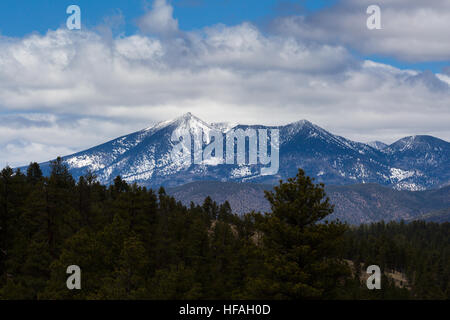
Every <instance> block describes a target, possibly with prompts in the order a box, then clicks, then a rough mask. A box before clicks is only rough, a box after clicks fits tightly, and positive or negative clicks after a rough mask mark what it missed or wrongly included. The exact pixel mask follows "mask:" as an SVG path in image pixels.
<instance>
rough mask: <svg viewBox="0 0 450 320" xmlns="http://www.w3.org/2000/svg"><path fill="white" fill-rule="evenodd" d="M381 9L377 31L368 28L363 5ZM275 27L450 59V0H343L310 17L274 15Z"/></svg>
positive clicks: (368, 48) (401, 55)
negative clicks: (278, 16)
mask: <svg viewBox="0 0 450 320" xmlns="http://www.w3.org/2000/svg"><path fill="white" fill-rule="evenodd" d="M373 4H377V5H378V6H379V7H380V9H381V26H382V29H381V30H369V29H368V28H367V27H366V20H367V18H368V17H369V15H368V14H367V13H366V9H367V7H368V6H369V5H373ZM273 28H274V29H275V30H277V31H278V32H280V33H282V34H288V35H295V36H296V37H298V38H301V39H303V40H310V41H320V42H325V43H339V44H344V45H348V46H350V47H352V48H354V49H356V50H358V51H360V52H362V53H364V54H381V55H387V56H393V57H396V58H397V59H399V60H402V61H410V62H423V61H448V60H450V42H449V41H448V30H450V1H448V0H436V1H423V0H395V1H392V0H379V1H375V2H374V1H373V0H341V1H339V2H338V3H337V5H335V6H333V7H331V8H329V9H325V10H321V11H318V12H317V13H316V14H313V15H311V16H291V17H284V18H280V19H276V21H275V22H274V24H273Z"/></svg>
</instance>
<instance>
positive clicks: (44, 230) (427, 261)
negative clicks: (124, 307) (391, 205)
mask: <svg viewBox="0 0 450 320" xmlns="http://www.w3.org/2000/svg"><path fill="white" fill-rule="evenodd" d="M266 198H267V200H268V201H269V202H270V204H271V212H268V213H264V214H261V213H255V212H251V213H248V214H246V215H243V216H237V215H234V214H233V213H232V211H231V208H230V205H229V204H228V203H227V202H225V203H224V204H221V205H218V204H216V203H215V202H214V201H212V200H211V198H209V197H208V198H206V199H205V201H204V203H203V205H201V206H200V205H195V204H193V203H191V205H190V206H189V207H186V206H184V205H182V204H181V203H180V202H177V201H176V200H175V199H174V198H172V197H170V196H169V195H167V194H166V192H165V190H164V189H163V188H161V189H160V190H158V191H157V192H155V191H154V190H148V189H146V188H143V187H140V186H137V185H136V184H133V185H130V184H128V183H126V182H125V181H124V180H122V179H121V178H120V177H117V178H116V179H115V180H114V183H113V184H112V185H110V186H104V185H100V184H99V183H98V182H96V177H95V176H94V175H93V174H91V173H89V174H87V175H86V176H84V177H81V178H80V179H79V181H78V182H75V181H74V179H73V178H72V176H71V175H70V174H69V172H68V170H67V168H66V167H65V166H64V164H63V162H62V160H61V159H60V158H59V159H57V160H56V161H54V162H53V163H52V170H51V174H50V176H49V177H44V176H43V175H42V172H41V170H40V168H39V165H38V164H36V163H32V164H30V166H29V168H28V170H27V172H26V174H23V173H22V172H20V171H16V172H14V171H13V170H12V169H11V168H5V169H3V170H2V171H1V174H0V298H1V299H391V298H392V299H398V298H410V299H424V298H425V299H426V298H433V299H448V298H449V281H450V280H449V279H450V277H449V268H448V266H449V259H450V248H449V234H450V233H449V231H450V230H449V229H450V227H449V224H448V223H445V224H440V225H439V224H433V223H428V224H427V223H423V222H414V223H410V224H404V223H394V222H392V223H388V224H385V223H378V224H373V225H370V226H360V227H359V228H350V227H349V226H347V225H346V224H343V223H341V222H339V221H331V222H329V221H326V218H327V216H328V215H329V214H330V213H332V211H333V207H332V205H331V204H330V203H329V200H328V199H327V198H326V195H325V193H324V189H323V185H318V184H315V183H314V182H313V181H312V179H310V178H309V177H307V176H305V174H304V172H303V171H302V170H299V172H298V174H297V176H296V177H294V178H292V179H289V180H288V181H286V182H280V184H279V186H277V187H275V189H274V191H273V192H267V193H266ZM369 264H378V265H380V267H381V268H382V269H383V270H390V269H393V270H394V269H395V270H397V271H399V272H401V273H402V274H404V275H405V277H406V278H407V280H406V281H407V282H408V283H407V285H401V286H399V285H398V284H396V283H395V281H394V280H393V279H391V278H389V277H388V276H383V280H382V290H374V291H370V290H368V289H367V287H366V285H365V282H364V280H363V278H362V276H361V274H362V273H364V270H365V269H364V268H365V267H366V266H367V265H369ZM70 265H77V266H79V267H80V268H81V270H82V278H81V283H82V289H81V290H69V289H68V288H67V286H66V280H67V277H68V274H66V270H67V267H68V266H70ZM355 266H358V267H355Z"/></svg>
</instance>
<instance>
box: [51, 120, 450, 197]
mask: <svg viewBox="0 0 450 320" xmlns="http://www.w3.org/2000/svg"><path fill="white" fill-rule="evenodd" d="M249 128H252V129H278V130H279V132H280V156H279V171H278V173H277V174H275V175H271V176H262V175H261V174H260V169H261V165H260V164H256V165H245V164H244V165H237V164H217V163H215V165H211V164H213V163H214V161H213V162H209V164H205V163H203V164H192V163H184V162H177V161H173V159H172V158H171V151H172V148H173V146H174V143H173V142H172V141H171V136H172V133H173V132H175V133H177V132H178V133H181V132H184V131H186V130H187V131H189V132H190V134H191V136H192V137H201V134H202V133H204V134H208V133H210V132H211V131H212V130H215V131H217V130H218V131H221V132H223V133H225V132H229V131H230V130H232V129H243V130H245V129H249ZM192 141H193V143H197V146H196V148H199V149H202V148H204V147H205V145H200V144H199V141H201V140H199V139H192ZM449 145H450V144H449V143H448V142H446V141H443V140H440V139H437V138H434V137H430V136H415V137H406V138H403V139H400V140H399V141H397V142H395V143H393V144H392V145H390V146H386V145H384V144H381V143H376V144H373V143H372V144H364V143H360V142H355V141H351V140H348V139H346V138H344V137H340V136H337V135H333V134H332V133H330V132H328V131H326V130H324V129H323V128H320V127H319V126H316V125H314V124H312V123H311V122H309V121H307V120H301V121H297V122H294V123H291V124H288V125H285V126H276V127H275V126H272V127H269V126H260V125H252V126H246V125H233V124H227V123H214V124H208V123H206V122H204V121H202V120H201V119H199V118H197V117H195V116H194V115H192V114H191V113H187V114H185V115H183V116H181V117H179V118H176V119H174V120H169V121H164V122H160V123H158V124H156V125H154V126H151V127H149V128H146V129H144V130H141V131H138V132H135V133H132V134H130V135H127V136H123V137H119V138H117V139H114V140H111V141H109V142H106V143H104V144H102V145H99V146H96V147H93V148H90V149H88V150H85V151H82V152H79V153H76V154H73V155H70V156H65V157H63V159H64V161H65V163H66V164H67V165H68V167H69V169H70V171H71V173H72V174H73V175H74V177H75V178H78V177H79V176H81V175H83V174H85V173H86V172H88V170H90V171H92V172H94V173H95V174H96V175H97V177H98V179H99V181H100V182H101V183H105V184H109V183H112V181H113V179H114V178H115V177H116V176H118V175H120V176H121V177H122V178H123V179H125V180H126V181H128V182H137V183H139V184H142V185H147V186H151V187H158V186H160V185H165V186H177V185H181V184H185V183H188V182H192V181H200V180H216V181H235V182H256V183H271V184H273V183H277V182H278V180H279V179H280V178H281V179H286V178H288V177H292V176H294V175H295V174H296V172H297V169H298V168H303V169H304V170H305V171H306V173H307V174H308V175H310V176H312V177H315V178H316V179H317V181H320V182H324V183H326V184H334V185H346V184H354V183H379V184H382V185H387V186H391V187H394V188H396V189H407V190H423V189H429V188H436V187H440V186H445V185H449V184H450V163H449V154H450V146H449ZM225 152H226V151H225ZM247 156H248V152H247ZM42 167H43V171H44V173H47V174H48V172H49V163H48V162H47V163H43V164H42Z"/></svg>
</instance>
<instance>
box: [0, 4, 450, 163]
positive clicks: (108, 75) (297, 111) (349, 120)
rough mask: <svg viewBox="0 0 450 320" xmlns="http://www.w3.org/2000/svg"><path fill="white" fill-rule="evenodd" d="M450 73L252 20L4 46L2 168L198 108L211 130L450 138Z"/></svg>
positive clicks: (62, 36)
mask: <svg viewBox="0 0 450 320" xmlns="http://www.w3.org/2000/svg"><path fill="white" fill-rule="evenodd" d="M164 5H165V6H167V4H165V3H164ZM154 10H156V12H158V10H159V9H157V8H156V7H155V9H154ZM148 15H149V14H147V15H146V16H148ZM150 15H151V14H150ZM170 17H171V16H170ZM169 21H172V20H170V19H169ZM445 77H446V76H445V75H444V74H442V75H434V74H429V73H420V72H417V71H414V70H400V69H398V68H395V67H393V66H389V65H384V64H379V63H374V62H371V61H360V60H357V59H356V58H354V57H353V56H352V55H351V54H350V53H349V52H348V50H347V49H345V48H344V47H343V46H341V45H339V44H328V43H320V42H309V41H305V40H304V39H301V38H298V37H297V36H294V35H286V34H278V35H273V34H267V33H263V32H261V31H260V30H259V29H258V28H257V27H255V26H254V25H252V24H249V23H243V24H240V25H236V26H232V27H229V26H225V25H217V26H212V27H209V28H205V29H203V30H200V31H196V32H181V31H177V33H176V34H172V36H170V37H166V36H162V37H155V36H150V35H145V34H136V35H132V36H126V37H125V36H121V37H117V38H113V39H111V38H110V37H107V36H104V35H102V34H99V33H96V32H94V31H89V30H84V31H81V32H71V31H68V30H62V29H61V30H56V31H49V32H48V33H47V34H45V35H37V34H35V35H31V36H27V37H25V38H21V39H7V38H0V165H4V164H5V163H6V162H9V163H10V164H14V165H19V164H27V163H28V162H29V161H43V160H48V159H52V158H55V157H56V156H57V155H64V154H67V153H71V152H75V151H78V150H83V149H85V148H87V147H91V146H94V145H96V144H99V143H101V142H105V141H107V140H108V139H112V138H115V137H117V136H120V135H123V134H127V133H130V132H133V131H136V130H139V129H142V128H145V127H148V126H149V125H150V124H152V123H154V122H155V121H160V120H167V119H170V118H173V117H176V116H179V115H181V114H182V113H185V112H188V111H191V112H193V113H194V114H196V115H197V116H199V117H201V118H203V119H204V120H206V121H211V122H213V121H214V122H217V121H233V122H241V123H263V124H280V123H288V122H292V121H295V120H300V119H308V120H310V121H312V122H315V123H317V124H318V125H320V126H323V127H324V128H326V129H328V130H330V131H332V132H334V133H337V134H341V135H344V136H347V137H349V138H353V139H356V140H362V141H371V140H383V141H386V142H392V141H394V140H395V139H398V138H401V137H403V136H406V135H412V134H432V135H435V136H438V137H441V138H444V139H447V140H449V139H450V128H449V127H448V123H450V112H449V108H448V106H449V105H450V92H449V89H448V85H447V86H446V83H447V78H445Z"/></svg>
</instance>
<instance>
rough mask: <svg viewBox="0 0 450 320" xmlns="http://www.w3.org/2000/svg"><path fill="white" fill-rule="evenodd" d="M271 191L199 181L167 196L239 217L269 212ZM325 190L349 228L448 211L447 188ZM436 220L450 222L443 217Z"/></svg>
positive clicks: (248, 185) (361, 186)
mask: <svg viewBox="0 0 450 320" xmlns="http://www.w3.org/2000/svg"><path fill="white" fill-rule="evenodd" d="M271 189H272V186H271V185H260V184H252V183H234V182H216V181H199V182H192V183H188V184H186V185H183V186H179V187H175V188H169V189H168V190H167V192H168V193H169V194H171V195H173V196H174V197H175V198H176V199H178V200H180V201H182V202H183V203H185V204H189V203H190V202H191V201H193V202H194V203H198V204H201V203H202V202H203V201H204V199H205V198H206V197H207V196H208V195H209V196H211V198H212V199H213V200H215V201H217V202H218V203H223V202H224V201H225V200H228V201H229V202H230V205H231V207H232V209H233V211H234V212H236V213H239V214H242V213H246V212H250V211H252V210H255V211H261V212H267V211H269V210H270V205H269V203H268V201H267V200H266V199H265V198H264V190H271ZM325 190H326V193H327V195H328V196H329V197H330V200H331V202H332V203H333V204H334V205H335V212H334V213H333V216H332V217H333V218H339V219H341V220H342V221H346V222H349V223H351V224H360V223H369V222H375V221H380V220H385V221H390V220H401V219H404V220H415V219H418V218H419V217H421V216H422V215H424V214H427V213H430V212H434V211H435V210H441V209H447V208H449V207H450V186H449V187H444V188H441V189H437V190H426V191H406V190H402V191H400V190H393V189H391V188H388V187H384V186H380V185H378V184H357V185H351V186H327V187H326V188H325ZM437 212H438V213H439V212H440V211H437ZM434 214H437V213H436V212H435V213H434ZM433 217H437V216H433ZM439 217H440V218H436V219H441V220H442V221H450V219H449V217H448V216H445V215H444V214H441V215H440V216H439ZM429 219H432V217H431V216H430V217H429ZM429 221H432V220H429Z"/></svg>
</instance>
